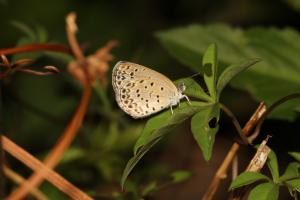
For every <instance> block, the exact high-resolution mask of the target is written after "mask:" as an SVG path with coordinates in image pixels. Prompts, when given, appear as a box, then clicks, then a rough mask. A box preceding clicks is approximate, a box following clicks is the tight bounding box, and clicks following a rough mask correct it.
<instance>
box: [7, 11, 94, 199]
mask: <svg viewBox="0 0 300 200" xmlns="http://www.w3.org/2000/svg"><path fill="white" fill-rule="evenodd" d="M68 17H69V16H68ZM68 17H67V18H68ZM69 26H70V25H69V24H68V21H67V36H68V39H69V41H70V46H71V48H73V47H75V48H76V50H74V49H72V52H74V55H75V57H76V58H77V60H79V61H80V63H81V64H82V67H83V68H85V67H86V66H84V65H85V62H84V59H85V58H84V57H83V53H82V52H81V50H80V48H79V46H77V45H78V43H77V40H76V38H75V36H74V35H70V34H71V33H72V34H75V32H71V33H69V30H70V28H68V27H69ZM69 37H71V38H72V39H71V40H70V38H69ZM74 43H75V44H74ZM78 51H80V53H79V52H78ZM76 52H77V53H76ZM85 72H86V70H85ZM91 90H92V89H91V84H90V80H89V77H88V74H87V73H85V83H84V91H83V94H82V97H81V101H80V104H79V106H78V108H77V110H76V112H75V114H74V116H73V118H72V120H71V121H70V123H69V124H68V126H67V128H66V130H65V131H64V133H63V134H62V136H61V137H60V138H59V140H58V142H57V143H56V145H55V146H54V147H53V148H52V150H51V152H50V153H49V154H48V155H47V157H46V159H45V160H44V164H45V165H46V166H47V167H49V168H54V167H55V166H56V165H57V164H58V162H59V161H60V159H61V157H62V155H63V153H64V152H65V150H66V149H67V148H68V147H69V146H70V144H71V142H72V141H73V139H74V137H75V136H76V134H77V133H78V130H79V128H80V126H81V123H82V121H83V118H84V115H85V113H86V110H87V107H88V105H89V101H90V97H91ZM46 175H47V170H45V168H42V169H40V170H38V171H36V172H35V174H33V175H32V176H31V177H30V178H29V179H27V181H25V182H24V183H23V184H22V185H21V186H20V187H19V188H18V189H17V190H15V191H14V192H13V193H12V194H11V195H10V196H9V197H8V198H7V200H14V199H23V198H24V197H25V196H26V195H27V194H28V192H29V191H30V190H31V189H32V188H34V187H37V186H38V185H39V184H40V183H41V182H42V181H43V178H44V177H45V176H46Z"/></svg>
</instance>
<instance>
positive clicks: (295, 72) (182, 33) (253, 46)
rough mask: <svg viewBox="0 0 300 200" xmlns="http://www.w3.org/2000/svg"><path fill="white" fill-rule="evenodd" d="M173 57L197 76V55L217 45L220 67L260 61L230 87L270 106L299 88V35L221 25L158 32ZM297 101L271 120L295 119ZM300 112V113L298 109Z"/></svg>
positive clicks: (274, 114)
mask: <svg viewBox="0 0 300 200" xmlns="http://www.w3.org/2000/svg"><path fill="white" fill-rule="evenodd" d="M156 36H157V37H158V38H159V40H160V42H161V43H162V45H163V46H164V47H166V49H167V50H168V51H169V52H170V54H171V55H172V56H174V57H175V58H177V59H178V60H179V61H181V62H182V63H184V64H186V65H187V66H188V67H191V69H193V70H195V71H196V72H198V71H199V60H198V57H199V55H203V54H204V52H205V49H206V47H207V46H208V45H209V44H211V43H216V44H217V45H218V60H219V63H222V66H226V65H227V66H228V65H231V64H233V63H239V62H240V61H242V60H245V59H249V58H263V62H260V63H258V64H256V65H255V66H253V67H251V68H250V69H248V70H247V71H245V72H244V73H241V74H240V75H239V76H237V77H236V78H235V79H234V80H232V81H231V82H230V85H231V86H234V87H237V88H239V89H244V90H247V91H248V92H249V93H250V94H251V95H252V97H254V98H256V99H257V100H258V101H265V102H266V104H267V105H270V104H271V103H273V102H274V101H276V100H277V99H279V98H281V97H283V96H286V95H287V94H291V93H295V92H299V88H300V79H299V77H300V59H298V57H299V56H298V55H299V52H300V34H299V32H298V31H297V30H294V29H290V28H285V29H276V28H262V27H254V28H250V29H246V30H243V29H239V28H232V27H230V26H227V25H224V24H213V25H191V26H186V27H181V28H175V29H171V30H167V31H161V32H159V33H157V34H156ZM297 105H299V100H298V101H289V102H287V103H285V104H284V105H282V106H280V107H278V108H277V109H276V110H274V112H272V115H271V116H273V117H276V118H281V119H290V120H291V119H294V118H295V117H296V113H295V112H294V110H295V108H296V106H297ZM298 111H299V109H298Z"/></svg>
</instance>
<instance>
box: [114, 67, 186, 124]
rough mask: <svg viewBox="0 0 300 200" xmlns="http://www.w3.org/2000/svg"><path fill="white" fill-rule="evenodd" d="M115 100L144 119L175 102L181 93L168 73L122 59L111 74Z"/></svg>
mask: <svg viewBox="0 0 300 200" xmlns="http://www.w3.org/2000/svg"><path fill="white" fill-rule="evenodd" d="M112 84H113V88H114V91H115V95H116V101H117V103H118V105H119V107H120V108H121V109H123V110H124V111H125V112H126V113H128V114H129V115H131V116H132V117H133V118H142V117H146V116H149V115H151V114H154V113H156V112H159V111H161V110H162V109H165V108H167V107H170V106H172V105H176V104H177V103H178V102H179V100H180V98H182V94H181V93H180V92H179V91H178V89H177V88H176V86H175V85H174V83H173V82H172V81H171V80H170V79H169V78H167V77H166V76H164V75H162V74H160V73H158V72H156V71H154V70H152V69H149V68H147V67H144V66H141V65H138V64H135V63H131V62H125V61H120V62H118V63H117V64H116V65H115V67H114V69H113V73H112Z"/></svg>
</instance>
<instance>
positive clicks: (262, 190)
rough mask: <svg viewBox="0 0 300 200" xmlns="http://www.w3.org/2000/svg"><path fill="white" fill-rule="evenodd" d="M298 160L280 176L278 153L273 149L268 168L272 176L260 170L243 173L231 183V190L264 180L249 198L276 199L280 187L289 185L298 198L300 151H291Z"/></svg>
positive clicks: (291, 192)
mask: <svg viewBox="0 0 300 200" xmlns="http://www.w3.org/2000/svg"><path fill="white" fill-rule="evenodd" d="M289 154H290V155H291V156H292V157H293V158H294V159H296V162H292V163H289V165H288V166H287V168H286V170H285V172H284V173H283V174H282V175H281V176H279V170H278V161H277V157H276V154H275V153H274V152H273V151H271V153H270V154H269V157H268V161H267V164H268V168H269V170H270V172H271V174H272V178H269V177H268V176H266V175H264V174H262V173H259V172H244V173H241V174H240V175H239V176H238V177H237V178H236V179H235V180H234V181H233V182H232V183H231V185H230V190H234V189H237V188H240V187H243V186H247V185H249V184H252V183H254V182H258V181H260V182H262V183H260V184H258V185H256V186H255V187H254V188H253V189H252V190H251V191H250V193H249V196H248V199H249V200H252V199H257V198H258V197H259V199H261V200H264V199H268V200H276V199H278V195H279V187H280V186H283V187H287V188H288V190H289V192H290V194H291V196H292V197H294V198H295V199H297V192H298V193H299V192H300V171H299V169H300V153H298V152H290V153H289Z"/></svg>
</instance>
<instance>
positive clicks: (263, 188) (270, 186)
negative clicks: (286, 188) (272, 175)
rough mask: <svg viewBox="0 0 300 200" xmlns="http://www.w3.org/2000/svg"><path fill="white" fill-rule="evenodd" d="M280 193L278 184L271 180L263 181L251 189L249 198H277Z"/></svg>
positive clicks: (251, 199) (258, 199)
mask: <svg viewBox="0 0 300 200" xmlns="http://www.w3.org/2000/svg"><path fill="white" fill-rule="evenodd" d="M278 194H279V186H278V185H276V184H274V183H271V182H268V183H262V184H259V185H258V186H256V187H255V188H253V190H251V191H250V193H249V196H248V200H277V199H278Z"/></svg>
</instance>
